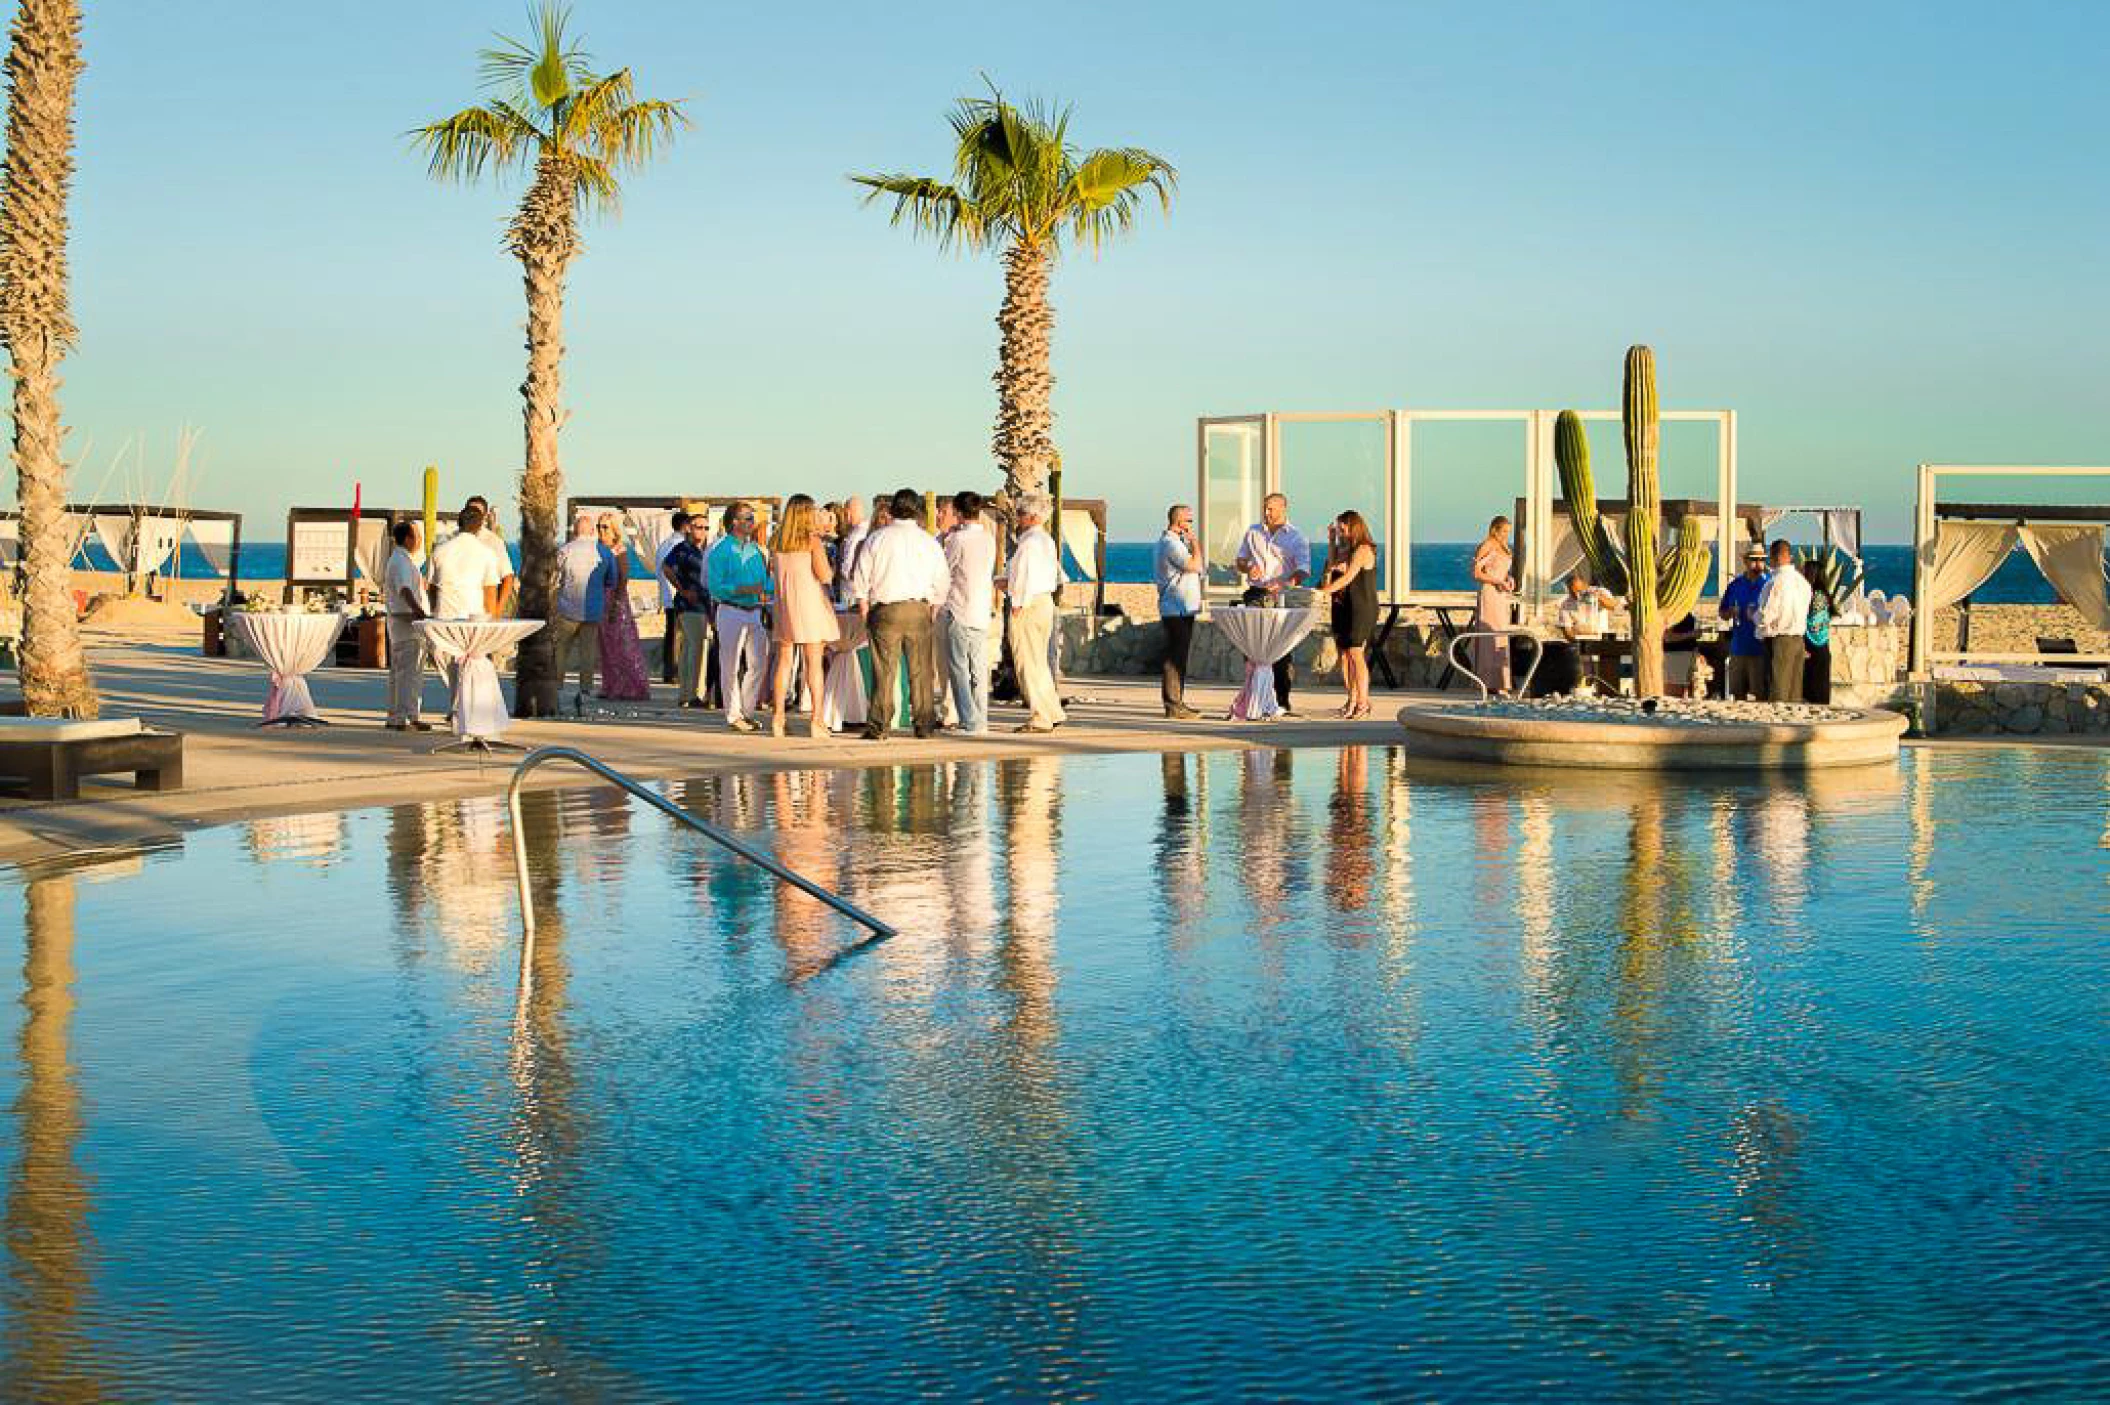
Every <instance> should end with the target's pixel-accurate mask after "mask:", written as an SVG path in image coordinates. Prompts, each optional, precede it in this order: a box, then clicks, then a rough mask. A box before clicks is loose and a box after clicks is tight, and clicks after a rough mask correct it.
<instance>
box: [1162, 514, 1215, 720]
mask: <svg viewBox="0 0 2110 1405" xmlns="http://www.w3.org/2000/svg"><path fill="white" fill-rule="evenodd" d="M1201 560H1202V552H1201V543H1200V542H1198V541H1196V540H1195V537H1194V509H1193V508H1191V507H1189V506H1187V505H1186V504H1185V503H1175V504H1174V505H1173V506H1172V507H1171V508H1170V509H1168V510H1167V511H1166V513H1165V533H1164V535H1163V536H1161V537H1159V538H1158V545H1157V550H1156V551H1155V552H1154V553H1153V554H1152V558H1151V571H1150V574H1151V578H1152V579H1153V580H1155V581H1156V582H1157V587H1158V623H1159V624H1160V625H1161V626H1163V628H1164V630H1165V668H1164V681H1163V684H1162V686H1161V688H1160V690H1159V691H1160V698H1161V701H1163V703H1164V704H1165V715H1166V716H1167V717H1169V718H1172V719H1175V720H1177V721H1192V720H1193V719H1195V718H1197V717H1199V716H1201V714H1200V713H1198V712H1196V711H1195V710H1194V709H1193V708H1191V707H1189V706H1187V660H1188V657H1189V656H1190V655H1191V654H1192V653H1193V650H1194V621H1195V617H1196V616H1198V615H1200V614H1201V612H1202V571H1201Z"/></svg>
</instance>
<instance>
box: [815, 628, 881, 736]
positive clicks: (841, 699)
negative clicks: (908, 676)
mask: <svg viewBox="0 0 2110 1405" xmlns="http://www.w3.org/2000/svg"><path fill="white" fill-rule="evenodd" d="M835 624H836V628H837V630H838V631H840V633H841V635H842V637H841V638H840V639H837V640H836V641H835V642H834V643H832V644H830V645H829V646H828V668H827V678H826V680H825V681H824V682H823V683H822V684H821V723H822V725H824V726H825V727H827V729H828V730H829V731H831V732H840V731H841V730H842V729H843V728H845V727H862V726H863V725H864V724H865V708H866V706H867V705H868V703H869V701H870V700H869V699H868V698H867V697H866V696H865V675H864V670H863V669H861V668H859V667H858V666H857V651H858V650H859V649H862V648H863V647H864V646H865V620H864V616H863V615H860V614H858V613H857V611H855V610H837V611H836V612H835Z"/></svg>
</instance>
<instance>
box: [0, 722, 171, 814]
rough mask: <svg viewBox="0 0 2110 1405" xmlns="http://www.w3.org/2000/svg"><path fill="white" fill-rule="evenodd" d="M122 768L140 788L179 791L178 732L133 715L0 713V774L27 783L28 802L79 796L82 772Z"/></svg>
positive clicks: (107, 772)
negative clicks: (70, 717) (94, 718)
mask: <svg viewBox="0 0 2110 1405" xmlns="http://www.w3.org/2000/svg"><path fill="white" fill-rule="evenodd" d="M123 771H130V772H131V773H132V784H133V785H134V786H135V787H136V788H138V789H140V790H181V789H182V788H183V734H182V733H180V732H152V731H148V730H147V729H146V727H145V726H143V725H142V724H141V723H140V721H139V719H138V718H136V717H128V718H122V719H117V720H113V721H108V722H67V721H62V720H55V719H49V718H42V717H0V778H5V777H13V778H15V779H17V780H21V781H25V782H27V783H28V786H29V798H30V799H32V800H78V799H79V798H80V794H81V777H82V776H106V775H113V774H116V773H118V772H123Z"/></svg>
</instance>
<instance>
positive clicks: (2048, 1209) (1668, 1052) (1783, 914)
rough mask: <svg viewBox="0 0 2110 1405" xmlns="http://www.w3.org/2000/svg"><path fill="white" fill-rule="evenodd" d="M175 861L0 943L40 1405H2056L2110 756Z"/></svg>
mask: <svg viewBox="0 0 2110 1405" xmlns="http://www.w3.org/2000/svg"><path fill="white" fill-rule="evenodd" d="M669 790H670V793H672V794H673V795H674V796H675V798H677V799H678V800H681V801H682V802H683V803H686V804H690V805H693V806H695V807H697V808H698V809H699V810H701V811H702V812H704V813H706V814H708V815H710V816H711V817H713V818H716V819H718V820H719V821H721V822H723V823H726V824H729V825H731V826H733V827H735V828H737V829H739V830H742V831H746V832H755V833H767V832H770V831H774V834H775V839H774V843H775V847H776V851H777V852H778V853H779V854H780V856H781V857H783V858H784V859H785V860H787V861H788V862H790V863H791V864H792V865H793V866H794V867H796V868H799V869H801V870H802V871H804V872H807V873H809V874H811V875H812V876H814V877H817V878H819V879H821V880H822V881H825V882H828V883H831V884H835V885H839V886H840V887H841V888H842V889H843V890H845V891H846V892H847V893H849V894H850V895H851V896H853V897H854V898H855V899H856V900H857V901H859V902H861V903H864V904H866V905H867V906H869V907H870V908H871V909H873V910H874V911H875V912H877V913H879V914H880V915H881V916H883V917H886V918H888V919H890V920H892V921H893V922H895V923H896V924H898V925H899V926H900V927H901V928H902V929H903V931H902V935H900V936H899V937H897V938H895V939H893V940H891V941H887V942H882V943H876V944H869V943H861V941H860V938H861V933H860V931H859V930H858V929H857V928H855V927H854V926H852V925H850V924H848V923H846V922H844V921H843V920H842V919H840V918H837V917H835V916H834V915H833V914H830V913H828V912H827V911H826V910H825V909H824V908H821V907H820V906H819V905H817V904H816V903H814V902H813V901H812V900H810V899H808V898H805V897H803V896H801V895H798V894H796V893H791V892H781V893H780V892H778V891H775V890H773V889H772V888H771V887H769V886H767V885H766V884H765V883H764V882H763V881H762V880H761V879H760V878H759V876H758V875H756V874H755V873H754V872H752V871H750V870H746V869H743V868H742V867H741V866H740V865H739V864H738V863H737V861H735V860H732V859H730V858H729V857H725V856H722V855H720V854H719V853H717V852H715V851H713V850H712V849H711V848H710V847H709V846H708V845H706V844H704V843H703V841H701V840H700V839H698V838H696V837H695V836H693V835H690V834H688V833H686V832H684V831H681V830H679V829H678V828H676V827H675V826H672V825H671V824H669V823H667V822H666V821H664V820H663V819H662V818H661V817H660V816H658V815H656V814H653V813H651V812H649V811H647V810H644V809H642V808H641V807H638V806H635V805H630V804H626V803H624V802H623V801H622V800H621V799H620V797H619V796H618V795H617V794H615V793H614V792H609V791H584V792H567V793H564V794H561V795H543V796H535V797H530V800H529V805H528V815H527V824H526V831H527V833H526V840H527V843H528V845H529V852H530V855H531V858H532V861H533V864H534V888H535V898H536V902H537V905H538V912H539V914H540V920H541V930H540V933H539V939H538V942H537V945H536V947H535V953H534V959H533V961H532V967H531V969H532V977H533V979H532V981H531V983H530V986H529V995H528V998H527V1000H526V1002H525V1005H524V1007H521V1008H516V998H515V997H516V992H517V990H518V986H517V984H516V978H517V970H516V963H517V960H518V953H519V951H520V939H519V925H518V916H517V909H516V904H515V898H514V894H513V891H512V886H511V884H512V877H511V848H510V839H509V834H508V830H507V826H506V823H505V820H504V811H503V807H502V805H501V804H500V803H499V802H497V801H495V800H476V801H465V802H447V803H440V804H432V805H425V806H405V807H401V808H396V809H376V810H367V811H360V812H354V813H351V814H347V815H327V816H319V817H303V818H295V819H284V820H270V821H261V822H257V823H254V824H249V825H245V826H235V827H229V828H224V829H216V830H210V831H202V832H199V833H196V834H194V835H192V836H190V837H188V838H187V839H186V840H185V842H184V844H183V845H182V847H181V848H180V849H178V850H170V851H163V852H156V853H150V854H146V855H143V856H138V857H134V858H130V859H124V860H115V861H103V862H99V863H86V864H80V865H75V866H72V867H54V868H47V869H41V870H36V871H34V872H32V873H29V874H25V875H21V878H22V882H21V885H20V886H19V888H18V889H17V890H16V891H15V892H14V893H13V894H11V895H10V896H9V897H7V898H5V899H0V949H4V950H5V952H6V953H7V954H8V955H7V959H6V961H5V965H4V969H5V970H6V971H8V972H9V973H11V975H10V979H14V980H16V981H17V983H18V984H17V988H18V990H19V992H20V999H19V1003H17V1002H16V1001H12V1000H11V1001H8V1002H6V1004H5V1006H4V1013H0V1038H4V1044H0V1051H4V1053H0V1103H4V1105H5V1106H6V1107H8V1108H9V1109H11V1114H12V1115H11V1117H9V1118H7V1119H5V1120H4V1121H0V1129H4V1130H0V1174H4V1176H5V1183H4V1187H0V1190H4V1195H5V1202H4V1217H5V1236H4V1246H0V1256H4V1265H0V1266H4V1276H0V1380H4V1381H6V1382H9V1383H10V1384H9V1387H8V1389H9V1391H10V1392H12V1393H16V1394H21V1395H24V1396H28V1397H34V1398H70V1397H87V1396H93V1395H106V1396H125V1397H147V1398H170V1397H185V1398H212V1399H232V1398H243V1397H248V1398H271V1399H278V1400H285V1399H296V1398H332V1399H342V1398H349V1397H356V1398H385V1397H396V1398H403V1397H415V1398H421V1399H438V1398H449V1397H476V1398H495V1397H507V1398H518V1397H519V1396H522V1395H528V1396H533V1397H543V1396H561V1397H567V1398H571V1397H584V1398H622V1399H673V1398H685V1399H692V1398H698V1397H711V1396H718V1397H739V1398H756V1397H767V1398H773V1399H774V1398H811V1397H832V1398H841V1399H857V1400H861V1401H862V1400H884V1399H900V1398H906V1397H911V1396H921V1395H932V1394H940V1393H943V1394H947V1395H970V1396H977V1397H1001V1396H1014V1397H1048V1396H1057V1397H1087V1396H1096V1397H1104V1398H1137V1397H1159V1398H1162V1397H1193V1398H1210V1399H1216V1398H1226V1397H1231V1396H1249V1397H1250V1396H1268V1397H1277V1398H1281V1397H1295V1398H1342V1397H1375V1396H1383V1397H1394V1398H1396V1397H1401V1396H1408V1397H1449V1398H1457V1397H1486V1396H1520V1395H1529V1396H1545V1395H1554V1394H1559V1395H1578V1394H1581V1395H1589V1396H1593V1397H1630V1398H1662V1397H1664V1396H1666V1395H1675V1396H1677V1397H1680V1398H1693V1397H1745V1398H1766V1399H1779V1398H1783V1397H1796V1396H1803V1397H1823V1398H1837V1397H1858V1398H1863V1399H1885V1400H1888V1399H1896V1398H1900V1397H1916V1398H1927V1397H1953V1396H1956V1395H1959V1394H1969V1393H1976V1392H1984V1393H1989V1394H2001V1393H2006V1392H2029V1391H2037V1392H2042V1393H2045V1394H2050V1395H2056V1396H2065V1397H2073V1396H2080V1395H2088V1394H2096V1395H2100V1394H2102V1393H2103V1392H2104V1391H2105V1390H2106V1389H2110V1345H2106V1337H2105V1333H2104V1331H2103V1327H2104V1321H2105V1309H2106V1306H2110V1302H2106V1285H2110V1147H2106V1134H2105V1131H2104V1120H2103V1107H2104V1101H2105V1094H2106V1092H2110V1060H2106V1054H2105V1042H2104V1033H2105V1028H2106V1019H2105V1016H2106V1014H2110V1008H2106V1006H2110V998H2106V986H2105V980H2104V976H2105V958H2104V941H2105V936H2106V932H2110V849H2106V847H2105V846H2106V844H2110V827H2106V816H2110V758H2106V757H2105V756H2104V755H2103V754H2101V753H2097V752H2086V751H2080V750H2049V749H2046V750H2023V749H2009V748H2000V749H1984V750H1960V749H1959V750H1915V751H1912V752H1909V753H1908V754H1907V755H1906V756H1904V757H1903V758H1902V759H1901V760H1900V762H1899V763H1898V764H1897V766H1896V767H1894V768H1892V767H1880V768H1875V769H1872V770H1862V771H1855V772H1852V773H1839V774H1832V775H1827V776H1817V777H1811V778H1809V779H1807V780H1798V781H1791V782H1785V783H1778V782H1776V783H1770V784H1765V783H1746V782H1713V781H1686V782H1676V783H1673V782H1657V781H1651V780H1643V779H1636V778H1634V777H1617V776H1610V775H1607V776H1605V777H1603V778H1599V777H1595V776H1589V775H1578V776H1573V777H1554V778H1548V777H1543V776H1535V777H1522V776H1518V775H1515V774H1492V775H1491V774H1488V773H1484V772H1469V771H1458V770H1448V769H1444V768H1442V767H1438V766H1432V765H1430V764H1428V763H1422V762H1416V761H1411V760H1408V759H1406V758H1404V757H1402V756H1401V755H1399V754H1398V753H1396V752H1392V751H1387V750H1381V749H1370V750H1346V751H1339V752H1330V751H1329V752H1320V751H1304V752H1289V751H1262V752H1253V753H1248V754H1218V755H1212V756H1206V757H1191V756H1190V757H1179V756H1167V757H1162V758H1161V757H1157V756H1118V757H1088V758H1078V759H1072V760H1068V761H1063V762H1057V761H1054V760H1046V759H1036V760H1028V761H1014V762H1005V763H999V764H984V763H960V764H952V765H938V766H921V767H902V768H892V769H886V768H882V769H877V770H872V771H866V772H836V773H801V774H787V775H776V776H732V777H725V778H718V779H712V780H705V781H697V782H693V783H689V784H686V785H674V786H670V787H669Z"/></svg>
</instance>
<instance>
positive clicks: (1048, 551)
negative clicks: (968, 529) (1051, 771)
mask: <svg viewBox="0 0 2110 1405" xmlns="http://www.w3.org/2000/svg"><path fill="white" fill-rule="evenodd" d="M1053 511H1054V505H1053V504H1052V503H1050V502H1049V501H1048V499H1047V498H1046V496H1044V495H1043V494H1040V493H1029V494H1027V495H1026V496H1025V497H1024V498H1021V499H1020V500H1019V504H1018V515H1017V521H1018V527H1019V532H1018V539H1017V540H1016V541H1015V542H1013V543H1012V545H1011V569H1010V573H1009V574H1008V575H1007V576H1006V578H1005V583H1004V593H1005V595H1006V596H1008V597H1009V598H1010V609H1011V630H1010V634H1011V667H1012V669H1013V670H1014V671H1016V673H1017V674H1018V690H1019V692H1020V693H1022V694H1024V695H1025V699H1026V708H1027V717H1026V722H1025V725H1024V726H1022V727H1020V728H1019V729H1018V730H1019V731H1021V732H1052V731H1054V730H1055V729H1056V728H1057V727H1060V726H1061V725H1062V724H1063V723H1065V722H1067V721H1069V717H1068V715H1067V714H1065V713H1064V712H1063V710H1062V694H1061V693H1060V692H1059V691H1058V690H1057V689H1056V687H1055V674H1054V671H1053V670H1052V669H1050V668H1049V667H1048V638H1049V636H1050V635H1052V634H1053V633H1054V630H1055V597H1056V596H1057V595H1058V594H1059V593H1060V592H1061V590H1062V562H1061V558H1059V557H1058V556H1057V555H1056V554H1055V540H1054V538H1052V537H1050V536H1049V535H1048V533H1047V526H1046V524H1047V521H1048V518H1049V516H1050V515H1051V514H1052V512H1053Z"/></svg>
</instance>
